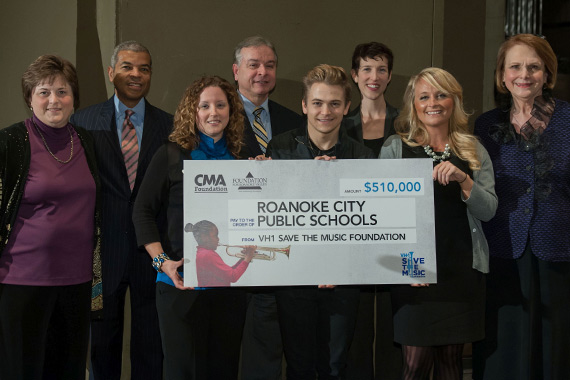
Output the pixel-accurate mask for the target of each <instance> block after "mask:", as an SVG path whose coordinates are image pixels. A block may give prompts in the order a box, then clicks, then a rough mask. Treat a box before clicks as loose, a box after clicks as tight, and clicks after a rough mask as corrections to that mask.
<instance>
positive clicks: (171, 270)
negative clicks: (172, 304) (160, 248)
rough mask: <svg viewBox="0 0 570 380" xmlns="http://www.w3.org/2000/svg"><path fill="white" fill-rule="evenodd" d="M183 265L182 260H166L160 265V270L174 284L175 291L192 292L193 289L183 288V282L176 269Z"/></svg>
mask: <svg viewBox="0 0 570 380" xmlns="http://www.w3.org/2000/svg"><path fill="white" fill-rule="evenodd" d="M183 263H184V260H178V261H174V260H166V261H165V262H163V263H162V265H161V267H160V269H162V271H163V272H164V273H166V275H167V276H168V277H170V279H171V280H172V282H174V286H175V287H176V289H180V290H194V288H190V287H187V286H184V280H183V279H182V277H181V276H180V274H179V273H178V271H177V269H178V268H179V267H181V266H182V264H183Z"/></svg>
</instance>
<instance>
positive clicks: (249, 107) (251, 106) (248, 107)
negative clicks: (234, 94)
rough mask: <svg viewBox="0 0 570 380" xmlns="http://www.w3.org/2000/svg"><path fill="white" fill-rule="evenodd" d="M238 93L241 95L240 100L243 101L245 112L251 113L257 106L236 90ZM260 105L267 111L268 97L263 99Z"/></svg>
mask: <svg viewBox="0 0 570 380" xmlns="http://www.w3.org/2000/svg"><path fill="white" fill-rule="evenodd" d="M238 93H239V96H240V97H241V100H242V102H243V108H244V110H245V113H246V114H247V115H248V116H249V115H251V114H253V110H254V109H256V108H257V107H258V106H256V105H255V104H253V103H252V102H251V101H250V100H249V99H248V98H246V97H245V96H243V94H242V93H241V92H239V91H238ZM260 107H262V108H263V109H264V110H265V112H269V97H268V98H267V99H265V101H264V102H263V103H261V106H260Z"/></svg>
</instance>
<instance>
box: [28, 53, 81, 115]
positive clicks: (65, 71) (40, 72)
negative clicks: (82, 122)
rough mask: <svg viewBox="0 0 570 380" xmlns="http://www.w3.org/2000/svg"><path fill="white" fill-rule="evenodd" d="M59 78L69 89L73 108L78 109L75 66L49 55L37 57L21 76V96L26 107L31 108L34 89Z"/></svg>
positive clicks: (77, 82) (77, 86)
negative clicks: (63, 80)
mask: <svg viewBox="0 0 570 380" xmlns="http://www.w3.org/2000/svg"><path fill="white" fill-rule="evenodd" d="M59 76H61V77H62V78H63V79H65V81H66V82H67V84H69V87H71V91H72V93H73V108H74V109H77V108H79V79H78V78H77V71H76V70H75V66H73V64H72V63H71V62H69V61H68V60H67V59H64V58H61V57H59V56H57V55H51V54H46V55H41V56H39V57H38V58H37V59H36V60H35V61H34V62H32V64H31V65H30V66H28V68H27V69H26V71H24V75H22V94H23V95H24V101H25V102H26V104H27V105H28V107H31V103H32V93H33V91H34V88H36V87H37V86H38V85H39V84H41V83H42V82H45V81H47V82H48V83H49V84H52V83H53V82H54V80H55V79H56V78H57V77H59Z"/></svg>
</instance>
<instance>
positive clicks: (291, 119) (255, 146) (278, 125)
mask: <svg viewBox="0 0 570 380" xmlns="http://www.w3.org/2000/svg"><path fill="white" fill-rule="evenodd" d="M244 115H245V112H244ZM269 118H270V119H271V134H272V136H273V137H275V136H277V135H279V134H281V133H283V132H287V131H289V130H291V129H295V128H298V127H300V126H302V125H303V118H302V117H301V116H299V114H298V113H296V112H293V111H291V110H290V109H289V108H286V107H283V106H282V105H280V104H279V103H276V102H274V101H272V100H269ZM243 135H244V136H243V140H244V143H245V145H246V147H247V149H248V151H249V152H250V153H251V154H252V157H255V156H258V155H260V154H263V152H262V151H261V148H260V147H259V143H258V142H257V139H256V138H255V132H254V131H253V127H252V125H251V124H250V123H249V119H248V118H247V115H245V131H244V134H243Z"/></svg>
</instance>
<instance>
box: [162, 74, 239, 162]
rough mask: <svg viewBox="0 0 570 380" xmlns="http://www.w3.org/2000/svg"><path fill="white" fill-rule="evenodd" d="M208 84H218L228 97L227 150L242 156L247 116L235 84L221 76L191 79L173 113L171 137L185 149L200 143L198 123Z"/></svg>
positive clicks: (225, 131)
mask: <svg viewBox="0 0 570 380" xmlns="http://www.w3.org/2000/svg"><path fill="white" fill-rule="evenodd" d="M206 87H219V88H220V89H222V91H223V92H224V94H226V97H227V98H228V104H229V106H230V120H229V122H228V125H227V126H226V128H225V129H224V135H225V137H226V142H227V144H228V150H229V151H230V153H231V154H232V155H233V156H234V157H236V158H237V157H238V156H239V152H240V150H241V147H242V146H243V141H242V140H243V133H244V116H243V104H242V102H241V99H240V97H239V94H238V93H237V91H236V89H235V88H234V86H232V85H231V84H230V83H229V82H228V81H227V80H225V79H223V78H220V77H218V76H204V77H201V78H200V79H198V80H196V81H195V82H194V83H192V84H191V85H190V86H188V88H187V89H186V91H185V92H184V95H183V96H182V99H181V100H180V104H178V108H176V113H175V114H174V128H173V129H172V133H171V134H170V136H168V139H169V140H170V141H172V142H175V143H176V144H178V145H180V146H181V147H182V148H184V149H189V150H193V149H195V148H197V147H198V144H199V143H200V135H199V134H198V127H197V125H196V115H197V113H198V103H199V102H200V95H201V94H202V91H204V89H205V88H206Z"/></svg>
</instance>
